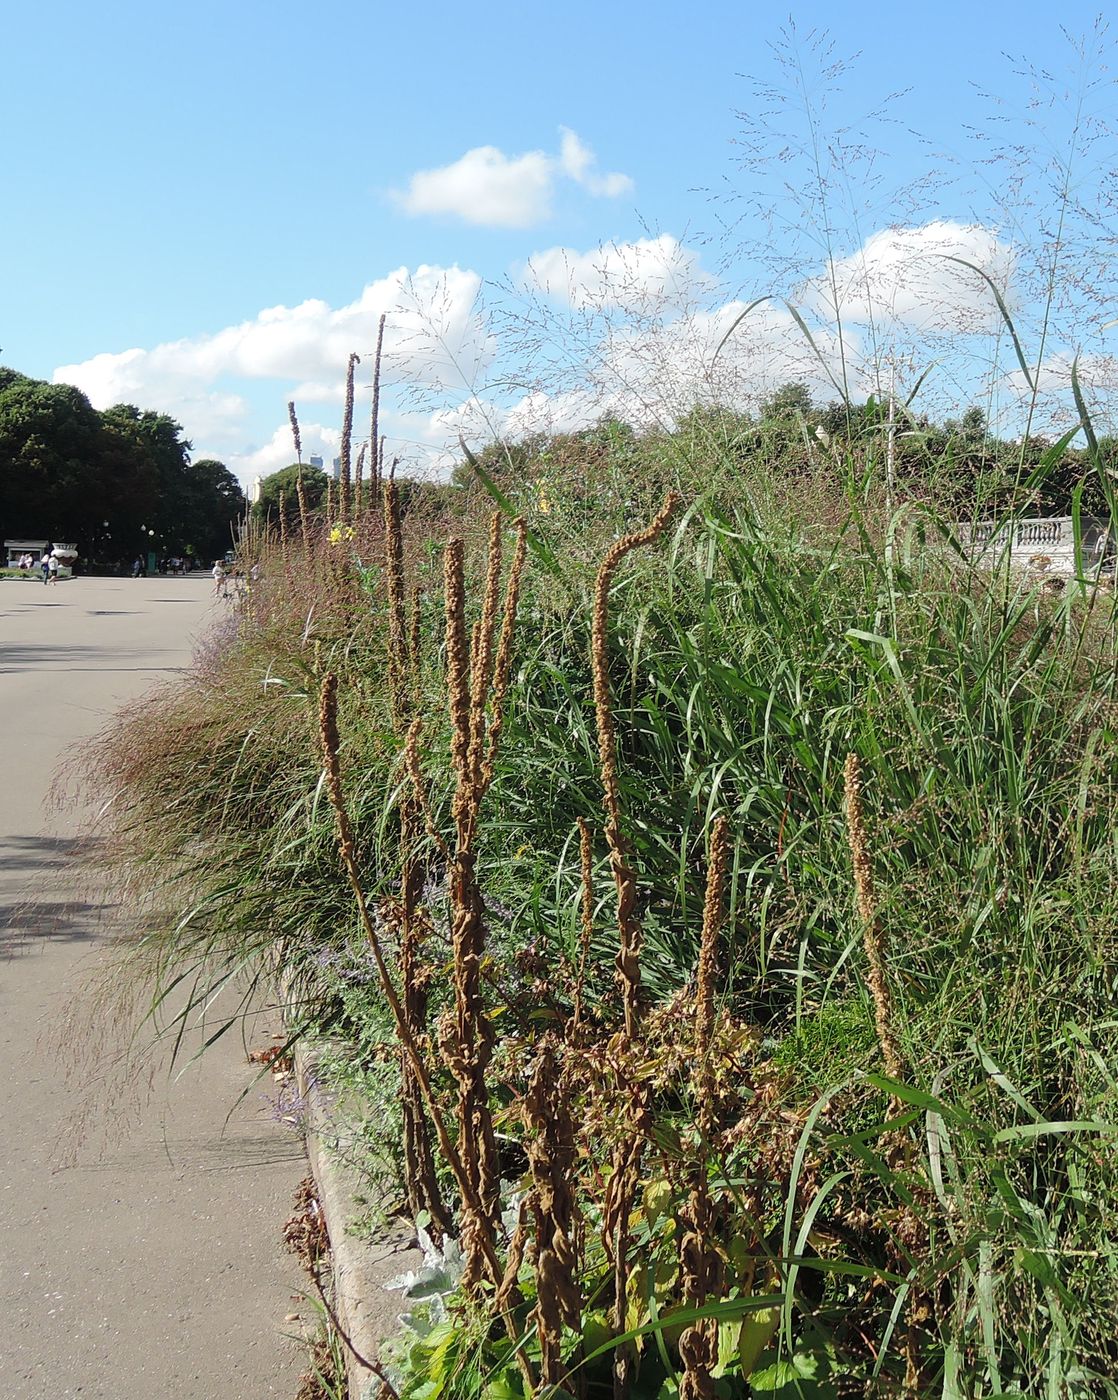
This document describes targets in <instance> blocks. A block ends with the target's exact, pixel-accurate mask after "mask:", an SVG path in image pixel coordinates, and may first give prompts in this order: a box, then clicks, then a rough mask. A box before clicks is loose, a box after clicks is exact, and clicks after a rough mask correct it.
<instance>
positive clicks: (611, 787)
mask: <svg viewBox="0 0 1118 1400" xmlns="http://www.w3.org/2000/svg"><path fill="white" fill-rule="evenodd" d="M680 500H681V497H680V495H679V493H678V492H676V491H671V492H669V493H668V495H667V496H666V497H665V499H664V504H663V505H662V506H661V508H660V513H659V514H658V515H657V516H656V518H655V519H654V520H653V521H652V523H651V524H650V525H649V526H648V528H647V529H645V530H638V531H637V532H636V533H634V534H631V535H626V536H624V538H622V539H620V540H618V541H617V542H616V543H615V544H614V545H613V547H612V548H611V549H610V551H609V553H608V554H607V555H606V557H605V559H603V560H602V564H601V567H600V568H599V570H598V578H597V582H596V583H595V586H594V626H593V632H592V636H591V663H592V669H593V674H594V709H595V713H596V715H597V721H598V755H599V760H600V763H601V777H602V788H603V790H604V795H605V809H606V830H605V835H606V844H607V845H608V846H609V852H610V864H611V865H612V867H613V878H614V883H615V885H616V886H617V931H618V949H617V974H618V980H619V981H620V983H621V996H622V1002H623V1005H624V1010H625V1034H626V1035H627V1036H628V1037H630V1038H632V1037H634V1036H635V1035H636V1031H637V1022H638V1018H639V1014H640V1013H639V1007H640V984H641V968H640V945H641V926H640V920H639V919H638V918H637V914H636V900H637V893H636V881H635V879H634V877H633V872H632V870H631V869H630V867H629V863H628V857H629V842H628V840H627V838H626V837H625V834H624V832H623V830H622V827H621V783H620V780H619V778H618V775H617V739H616V733H615V729H614V723H613V708H612V700H611V696H610V686H609V651H608V638H609V593H610V585H611V584H612V582H613V576H614V574H615V573H616V571H617V568H618V566H619V565H620V563H621V561H622V560H623V559H624V558H625V556H626V555H627V554H629V553H630V552H631V551H632V550H634V549H640V548H641V547H642V546H644V545H648V544H652V543H653V541H655V540H657V539H659V538H660V536H661V535H662V534H663V533H664V531H665V530H666V529H667V527H668V522H669V521H670V520H671V518H672V515H673V513H674V511H675V509H676V507H677V506H678V505H679V503H680Z"/></svg>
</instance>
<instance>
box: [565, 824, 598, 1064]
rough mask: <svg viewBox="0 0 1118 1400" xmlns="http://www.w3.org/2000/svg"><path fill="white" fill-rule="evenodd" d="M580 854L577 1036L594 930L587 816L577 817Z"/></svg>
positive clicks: (574, 1031)
mask: <svg viewBox="0 0 1118 1400" xmlns="http://www.w3.org/2000/svg"><path fill="white" fill-rule="evenodd" d="M578 854H579V869H580V872H581V881H580V884H581V910H580V918H579V950H578V972H577V973H576V975H575V994H574V1006H573V1009H572V1012H571V1025H570V1038H571V1039H572V1040H577V1039H578V1032H579V1028H580V1026H581V1024H582V993H583V988H584V987H585V985H586V961H587V958H588V957H589V956H590V939H591V937H592V936H593V933H594V838H593V836H592V834H591V831H590V823H589V822H588V821H587V820H586V818H585V817H579V819H578Z"/></svg>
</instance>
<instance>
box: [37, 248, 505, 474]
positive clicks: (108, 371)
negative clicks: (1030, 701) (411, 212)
mask: <svg viewBox="0 0 1118 1400" xmlns="http://www.w3.org/2000/svg"><path fill="white" fill-rule="evenodd" d="M480 287H481V279H480V277H479V276H478V275H477V273H475V272H471V271H468V270H467V271H464V270H462V269H460V268H458V267H450V268H439V267H430V266H421V267H419V268H417V269H416V270H415V272H414V273H411V272H409V271H408V269H407V268H398V269H396V270H395V271H394V272H392V273H390V274H389V275H388V276H387V277H384V278H381V279H379V280H378V281H376V282H372V283H370V284H369V285H368V286H367V287H365V288H364V290H363V291H362V293H361V295H360V296H359V297H358V298H356V300H354V301H352V302H350V303H348V304H347V305H345V306H341V307H337V308H334V307H331V306H329V305H328V304H327V303H326V302H324V301H321V300H317V299H314V300H308V301H304V302H301V303H300V304H299V305H298V306H293V307H287V306H273V307H268V308H266V309H265V310H263V311H261V312H259V313H258V314H257V315H256V316H255V317H253V318H252V319H251V320H247V321H243V322H240V323H239V324H238V325H235V326H227V327H225V328H224V329H223V330H220V331H217V332H216V333H214V334H212V335H202V336H196V337H193V338H191V339H183V340H176V341H168V342H166V343H165V344H162V345H156V346H155V347H153V348H152V349H150V350H143V349H131V350H124V351H122V352H120V353H119V354H101V355H95V356H93V357H92V358H91V359H89V360H85V361H83V362H82V363H80V364H72V365H62V366H60V367H59V368H58V369H56V370H55V371H54V375H53V379H54V382H55V383H56V384H57V383H64V384H75V385H77V386H78V388H80V389H82V390H83V391H84V392H85V393H86V394H87V395H88V397H89V399H90V401H91V402H92V403H93V405H94V406H95V407H96V408H108V407H109V406H110V405H112V404H114V403H132V404H135V405H136V406H137V407H139V408H142V409H153V410H156V411H158V412H162V413H169V414H171V415H172V417H174V418H176V419H177V420H178V421H179V422H181V423H182V424H183V427H184V429H185V432H186V436H187V437H188V438H189V439H190V440H191V441H193V443H194V446H195V450H196V452H205V453H206V454H207V455H209V454H210V453H214V454H215V455H220V456H222V458H223V460H227V461H228V462H229V464H230V465H231V466H232V465H233V462H234V460H236V461H237V462H238V463H241V462H243V463H244V465H238V466H237V468H236V469H237V470H238V471H241V472H243V473H248V474H249V475H254V474H256V472H257V471H258V470H262V467H263V465H268V466H269V469H273V470H274V465H269V464H276V465H279V466H285V465H287V462H288V461H289V460H290V459H291V447H290V434H289V430H288V428H287V427H286V414H284V415H283V417H284V424H285V426H283V427H282V428H281V429H280V430H279V437H278V440H277V439H276V438H273V440H272V442H271V443H270V444H265V445H263V446H261V447H254V448H244V447H243V443H244V438H245V435H246V430H247V424H248V419H249V414H250V405H249V402H248V399H247V397H246V393H247V391H248V387H249V384H250V383H251V381H267V380H275V381H279V382H278V384H277V386H276V392H275V397H276V400H277V402H278V403H279V404H282V405H284V407H286V403H287V401H288V399H292V398H293V399H294V400H295V402H296V404H297V405H298V404H300V403H301V402H303V401H306V402H310V403H326V404H340V403H341V401H342V398H343V395H344V388H345V375H346V366H347V364H348V360H349V355H350V353H351V352H352V351H356V352H357V353H358V354H360V355H361V356H362V360H363V364H362V365H361V366H358V371H357V372H358V376H359V379H358V383H359V384H361V385H362V387H363V388H366V389H367V386H368V384H369V383H370V382H371V374H372V368H371V365H372V354H373V346H374V344H375V340H376V331H377V322H378V320H379V317H380V315H381V313H382V312H384V313H387V315H388V322H387V324H386V328H385V337H384V377H385V379H386V380H394V381H397V382H398V381H400V380H406V381H407V382H408V383H409V384H413V385H415V384H426V385H428V386H430V387H432V388H437V389H438V390H439V391H440V392H442V391H445V390H446V389H447V388H448V387H457V388H460V387H461V386H462V385H469V384H471V383H472V382H473V381H474V380H475V379H476V378H477V377H478V376H479V375H480V374H481V373H482V371H483V370H484V367H485V366H486V365H487V364H488V363H489V361H490V360H491V359H492V358H493V355H494V354H495V346H494V343H493V341H492V338H491V336H490V334H489V332H488V330H487V329H486V327H485V325H484V324H483V322H482V320H481V318H480V316H479V313H478V307H477V299H478V293H479V291H480ZM365 366H368V369H367V370H366V368H365ZM363 375H364V379H363V380H362V378H361V376H363ZM257 396H258V394H257ZM339 416H340V415H339ZM284 434H286V435H287V441H286V443H283V435H284ZM304 442H309V439H308V438H306V437H305V438H304ZM280 444H282V446H281V445H280ZM310 450H311V449H310V447H309V446H308V448H307V451H308V453H309V451H310ZM261 454H263V455H261ZM280 458H282V460H280ZM258 459H259V460H258Z"/></svg>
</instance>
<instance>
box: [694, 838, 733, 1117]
mask: <svg viewBox="0 0 1118 1400" xmlns="http://www.w3.org/2000/svg"><path fill="white" fill-rule="evenodd" d="M729 854H730V824H729V822H728V821H727V820H726V818H725V817H724V816H720V817H718V818H717V820H716V821H715V823H714V830H713V831H712V832H711V836H710V852H709V854H708V856H707V886H706V898H705V900H704V902H703V935H702V941H701V943H700V945H699V968H698V976H697V978H696V983H697V986H696V993H695V1063H696V1066H703V1065H705V1064H706V1061H707V1057H708V1056H709V1054H710V1036H711V1031H712V1030H713V1028H714V993H715V987H716V984H717V974H718V939H719V936H720V935H721V932H722V918H723V909H722V897H723V891H724V889H725V885H726V865H727V862H728V860H729ZM695 1087H696V1092H697V1094H698V1097H699V1101H700V1103H704V1102H708V1100H709V1095H708V1094H706V1093H705V1092H703V1090H704V1087H705V1074H704V1082H703V1083H702V1084H696V1086H695Z"/></svg>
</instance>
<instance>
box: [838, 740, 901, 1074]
mask: <svg viewBox="0 0 1118 1400" xmlns="http://www.w3.org/2000/svg"><path fill="white" fill-rule="evenodd" d="M844 779H845V784H844V786H845V794H846V832H847V837H848V839H849V841H850V855H851V858H852V860H853V865H854V889H855V892H856V895H857V900H858V915H859V917H860V918H861V921H862V942H863V946H864V947H865V950H866V961H867V963H868V964H869V985H870V995H871V996H872V997H873V1009H874V1019H875V1021H876V1023H877V1040H878V1044H879V1045H880V1047H881V1058H882V1060H883V1062H884V1064H885V1073H886V1074H887V1075H888V1076H889V1078H890V1079H898V1080H899V1079H903V1078H904V1077H905V1068H904V1061H903V1060H902V1059H901V1055H900V1051H899V1050H898V1048H897V1040H896V1036H895V1035H894V1032H893V1002H892V997H891V996H890V993H889V982H888V977H887V973H886V967H885V963H886V948H885V934H884V932H883V930H882V927H881V920H880V918H879V917H878V913H877V900H876V897H875V894H874V887H873V861H872V858H871V856H870V846H869V840H868V838H867V836H866V824H865V813H864V811H863V808H862V772H861V765H860V764H859V762H858V755H857V754H854V753H851V754H847V757H846V768H845V771H844Z"/></svg>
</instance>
